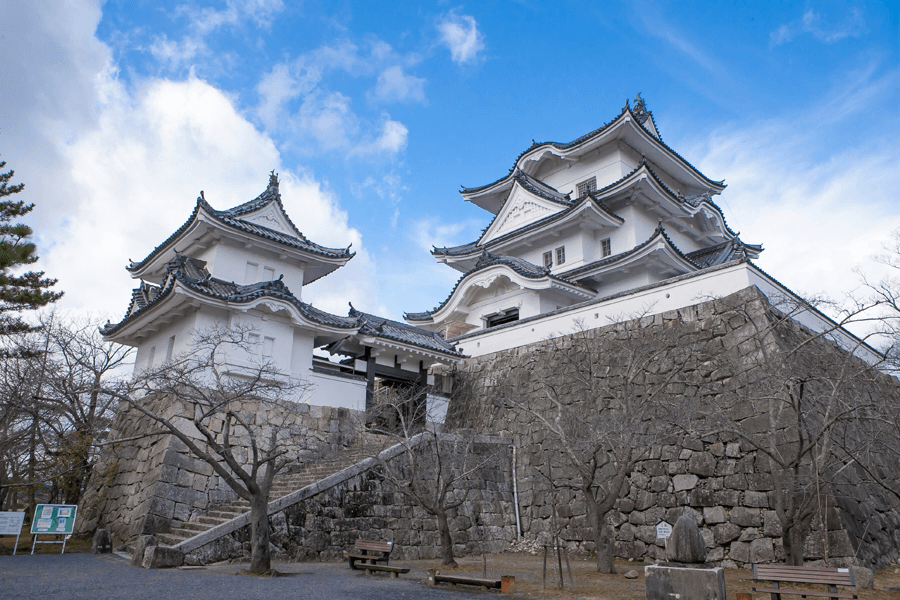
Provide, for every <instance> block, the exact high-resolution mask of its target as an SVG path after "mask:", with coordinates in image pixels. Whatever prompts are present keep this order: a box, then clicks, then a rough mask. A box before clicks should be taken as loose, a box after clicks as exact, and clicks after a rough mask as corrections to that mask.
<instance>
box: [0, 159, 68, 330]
mask: <svg viewBox="0 0 900 600" xmlns="http://www.w3.org/2000/svg"><path fill="white" fill-rule="evenodd" d="M5 166H6V162H5V161H0V171H2V169H3V167H5ZM13 174H14V172H13V171H12V170H10V171H7V172H6V173H2V172H0V336H4V335H9V334H13V333H23V332H28V331H34V330H35V329H37V327H35V326H34V325H29V324H28V323H26V322H25V321H24V320H23V319H22V318H21V316H19V313H20V311H22V310H26V309H36V308H40V307H41V306H46V305H47V304H50V303H51V302H56V301H57V300H58V299H59V298H60V296H62V292H51V291H49V288H51V287H52V286H54V285H55V284H56V280H55V279H47V278H45V277H44V272H43V271H28V272H25V273H20V274H17V273H16V271H17V269H16V267H19V266H22V265H30V264H32V263H34V262H36V261H37V259H38V257H37V255H36V254H35V250H36V247H35V245H34V244H33V243H32V242H31V240H30V238H31V234H32V230H31V227H29V226H27V225H24V224H22V223H15V222H14V221H15V220H18V219H19V218H21V217H23V216H24V215H27V214H28V213H30V212H31V211H32V209H33V208H34V204H25V202H24V201H22V200H19V201H15V200H11V199H9V198H8V196H12V195H13V194H18V193H19V192H21V191H22V190H23V189H24V188H25V184H23V183H17V184H12V185H10V183H9V182H10V180H12V177H13Z"/></svg>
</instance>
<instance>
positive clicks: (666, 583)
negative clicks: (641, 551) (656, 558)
mask: <svg viewBox="0 0 900 600" xmlns="http://www.w3.org/2000/svg"><path fill="white" fill-rule="evenodd" d="M644 586H645V589H646V593H645V595H646V598H647V600H671V599H672V598H690V599H691V600H725V571H723V570H722V569H721V568H720V567H716V568H714V569H693V568H680V567H664V566H661V565H649V566H647V567H644Z"/></svg>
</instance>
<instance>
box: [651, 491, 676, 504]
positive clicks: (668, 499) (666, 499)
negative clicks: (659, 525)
mask: <svg viewBox="0 0 900 600" xmlns="http://www.w3.org/2000/svg"><path fill="white" fill-rule="evenodd" d="M656 503H657V504H658V505H659V506H662V507H664V508H669V507H672V506H676V505H677V504H678V500H677V499H676V498H675V494H672V493H669V492H660V493H659V494H657V495H656Z"/></svg>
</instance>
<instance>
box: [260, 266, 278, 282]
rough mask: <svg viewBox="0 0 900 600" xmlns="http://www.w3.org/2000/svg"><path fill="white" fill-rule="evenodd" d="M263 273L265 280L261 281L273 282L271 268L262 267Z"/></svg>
mask: <svg viewBox="0 0 900 600" xmlns="http://www.w3.org/2000/svg"><path fill="white" fill-rule="evenodd" d="M263 273H264V274H265V278H264V279H263V281H274V280H275V269H273V268H272V267H263Z"/></svg>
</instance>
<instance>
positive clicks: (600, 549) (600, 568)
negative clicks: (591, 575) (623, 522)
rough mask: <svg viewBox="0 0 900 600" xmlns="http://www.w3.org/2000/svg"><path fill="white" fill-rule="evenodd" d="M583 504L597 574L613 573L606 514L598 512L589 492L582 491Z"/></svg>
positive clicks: (614, 569)
mask: <svg viewBox="0 0 900 600" xmlns="http://www.w3.org/2000/svg"><path fill="white" fill-rule="evenodd" d="M582 491H583V492H584V497H585V504H586V505H587V513H588V515H587V516H588V524H589V525H590V527H591V531H592V532H593V534H594V549H595V551H596V552H597V572H598V573H615V572H616V567H615V565H614V564H613V544H612V539H611V535H610V533H611V532H610V530H609V526H608V525H607V523H606V514H605V513H602V514H601V512H600V506H599V505H598V503H597V500H596V499H595V498H594V497H593V495H592V493H591V491H590V490H588V491H584V490H582Z"/></svg>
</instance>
